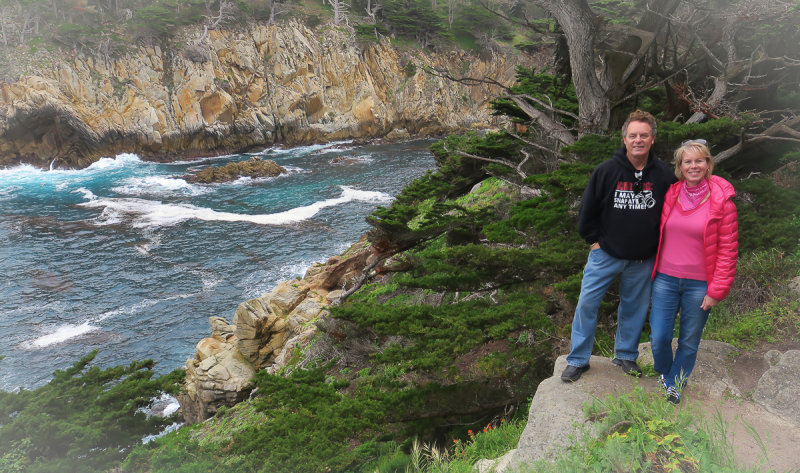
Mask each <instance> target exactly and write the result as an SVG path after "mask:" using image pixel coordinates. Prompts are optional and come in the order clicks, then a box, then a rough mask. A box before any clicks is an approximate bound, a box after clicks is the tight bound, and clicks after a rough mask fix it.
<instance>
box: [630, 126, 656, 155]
mask: <svg viewBox="0 0 800 473" xmlns="http://www.w3.org/2000/svg"><path fill="white" fill-rule="evenodd" d="M655 140H656V137H655V136H653V135H652V134H651V133H650V125H649V124H648V123H647V122H630V123H628V129H627V130H626V132H625V136H623V137H622V142H623V143H624V144H625V149H626V150H627V151H628V158H629V159H635V160H641V159H647V155H648V154H650V148H651V147H652V146H653V142H654V141H655Z"/></svg>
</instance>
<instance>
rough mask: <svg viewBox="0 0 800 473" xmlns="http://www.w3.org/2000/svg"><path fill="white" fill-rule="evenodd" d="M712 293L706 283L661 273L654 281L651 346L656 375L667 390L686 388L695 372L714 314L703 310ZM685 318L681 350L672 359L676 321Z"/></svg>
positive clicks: (680, 337)
mask: <svg viewBox="0 0 800 473" xmlns="http://www.w3.org/2000/svg"><path fill="white" fill-rule="evenodd" d="M707 290H708V284H707V283H706V282H705V281H700V280H697V279H682V278H676V277H673V276H667V275H666V274H661V273H657V274H656V277H655V279H654V280H653V308H652V310H651V311H650V330H651V331H650V345H651V347H652V349H653V362H654V366H653V367H654V368H655V370H656V371H658V372H659V373H661V374H662V375H664V378H665V380H666V384H667V386H671V387H677V388H682V387H683V386H684V385H685V384H686V379H687V378H688V377H689V375H690V374H691V373H692V369H694V364H695V361H696V360H697V348H698V347H699V346H700V336H701V335H702V334H703V327H705V326H706V320H708V314H709V312H710V310H703V309H701V308H700V306H701V305H702V304H703V298H704V297H705V295H706V291H707ZM678 311H680V314H681V320H680V329H679V332H678V349H677V350H676V351H675V356H674V357H673V356H672V336H673V334H674V332H675V317H676V316H677V315H678Z"/></svg>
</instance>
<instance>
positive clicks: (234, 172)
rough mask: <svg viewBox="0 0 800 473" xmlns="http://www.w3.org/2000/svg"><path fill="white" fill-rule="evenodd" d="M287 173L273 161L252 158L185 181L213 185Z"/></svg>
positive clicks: (190, 176) (207, 169)
mask: <svg viewBox="0 0 800 473" xmlns="http://www.w3.org/2000/svg"><path fill="white" fill-rule="evenodd" d="M285 172H286V169H284V168H283V167H281V166H279V165H278V163H276V162H275V161H272V160H271V159H259V158H257V157H252V158H250V159H248V160H247V161H240V162H235V163H228V164H226V165H224V166H220V167H215V166H209V167H207V168H205V169H202V170H200V171H198V172H196V173H194V174H187V175H185V176H183V179H184V180H185V181H186V182H191V183H201V184H211V183H216V182H230V181H235V180H236V179H238V178H240V177H253V178H255V177H275V176H280V175H281V174H283V173H285Z"/></svg>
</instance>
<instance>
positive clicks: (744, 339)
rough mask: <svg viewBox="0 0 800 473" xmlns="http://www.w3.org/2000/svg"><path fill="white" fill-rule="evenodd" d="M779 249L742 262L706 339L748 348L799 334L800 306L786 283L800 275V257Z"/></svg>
mask: <svg viewBox="0 0 800 473" xmlns="http://www.w3.org/2000/svg"><path fill="white" fill-rule="evenodd" d="M798 256H799V255H795V254H787V253H784V252H781V251H779V250H776V249H768V250H758V251H754V252H752V253H746V254H744V255H742V257H741V258H740V259H739V264H738V267H737V274H736V280H735V281H734V286H733V289H732V290H731V293H730V295H729V296H728V297H727V298H725V299H724V300H723V301H722V302H721V303H720V304H719V305H718V306H717V307H715V308H714V312H713V316H712V317H709V319H708V322H707V324H706V327H705V330H704V332H703V337H704V338H709V339H712V340H720V341H723V342H726V343H730V344H732V345H735V346H738V347H742V348H749V347H751V346H753V345H755V344H757V343H761V342H774V341H777V340H779V339H782V338H789V337H791V336H792V334H796V333H800V303H799V302H798V301H797V300H796V298H795V297H793V296H792V293H791V291H790V290H789V289H788V287H787V281H790V280H791V279H792V278H794V277H796V276H798V275H800V257H798Z"/></svg>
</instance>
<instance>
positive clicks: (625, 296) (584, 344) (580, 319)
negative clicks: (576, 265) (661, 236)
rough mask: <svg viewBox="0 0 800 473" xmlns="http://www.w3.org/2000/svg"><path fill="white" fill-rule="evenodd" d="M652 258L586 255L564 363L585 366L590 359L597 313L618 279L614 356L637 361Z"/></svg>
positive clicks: (648, 303)
mask: <svg viewBox="0 0 800 473" xmlns="http://www.w3.org/2000/svg"><path fill="white" fill-rule="evenodd" d="M654 259H655V257H653V258H649V259H646V260H625V259H619V258H615V257H613V256H611V255H609V254H608V253H606V252H605V251H603V249H602V248H598V249H595V250H592V251H590V252H589V259H588V261H587V262H586V267H585V268H584V269H583V281H582V282H581V294H580V296H579V297H578V306H577V307H576V308H575V317H574V318H573V320H572V343H571V348H570V352H569V355H567V363H568V364H570V365H572V366H586V365H587V364H589V357H590V356H592V347H593V346H594V334H595V331H596V330H597V311H598V309H599V308H600V303H601V302H602V301H603V296H605V294H606V291H608V287H609V286H611V283H612V282H614V279H616V278H617V277H619V309H618V310H617V337H616V340H615V341H614V356H615V357H617V358H619V359H620V360H630V361H635V360H636V359H637V358H638V357H639V336H640V335H641V333H642V327H643V326H644V322H645V320H647V310H648V308H649V307H650V286H651V281H650V274H651V273H652V271H653V261H654Z"/></svg>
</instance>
